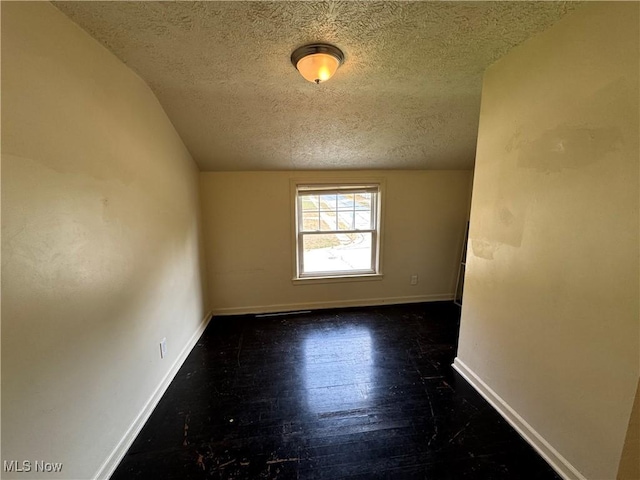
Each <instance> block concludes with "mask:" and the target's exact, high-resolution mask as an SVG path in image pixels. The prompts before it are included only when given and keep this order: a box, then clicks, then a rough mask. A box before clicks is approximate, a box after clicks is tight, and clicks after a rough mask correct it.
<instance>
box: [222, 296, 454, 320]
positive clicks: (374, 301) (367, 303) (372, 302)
mask: <svg viewBox="0 0 640 480" xmlns="http://www.w3.org/2000/svg"><path fill="white" fill-rule="evenodd" d="M447 300H453V293H442V294H432V295H412V296H405V297H385V298H363V299H358V300H337V301H335V300H333V301H329V302H306V303H283V304H276V305H254V306H250V307H226V308H215V309H213V314H214V315H246V314H251V313H274V312H294V311H298V310H322V309H327V308H342V307H372V306H377V305H397V304H402V303H422V302H438V301H447Z"/></svg>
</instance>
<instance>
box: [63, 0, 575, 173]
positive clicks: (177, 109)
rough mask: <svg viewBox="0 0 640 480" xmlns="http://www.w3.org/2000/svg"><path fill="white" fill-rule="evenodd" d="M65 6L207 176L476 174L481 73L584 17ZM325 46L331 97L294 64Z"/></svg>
mask: <svg viewBox="0 0 640 480" xmlns="http://www.w3.org/2000/svg"><path fill="white" fill-rule="evenodd" d="M54 4H55V5H56V7H57V8H59V9H60V10H61V11H62V12H64V13H65V14H66V15H68V16H69V17H70V18H71V19H72V20H73V21H75V22H76V23H77V24H79V25H80V26H81V27H82V28H83V29H85V30H86V31H87V32H88V33H89V34H90V35H92V36H93V37H95V38H96V39H97V40H98V41H100V42H101V43H102V44H104V45H105V46H106V47H107V48H108V49H109V50H111V51H112V52H113V53H114V54H115V55H116V56H117V57H119V58H120V59H121V60H122V61H123V62H124V63H125V64H127V65H128V66H129V67H130V68H132V69H133V70H134V71H136V72H137V73H138V74H139V75H140V76H141V77H142V78H143V79H144V80H145V81H146V82H147V83H148V85H149V86H150V87H151V88H152V90H153V91H154V93H155V94H156V96H157V97H158V99H159V100H160V103H161V104H162V106H163V107H164V109H165V111H166V112H167V114H168V116H169V118H170V119H171V121H172V122H173V124H174V125H175V127H176V129H177V131H178V133H179V134H180V136H181V137H182V139H183V141H184V143H185V144H186V146H187V148H188V149H189V151H190V152H191V154H192V155H193V158H194V159H195V161H196V162H197V163H198V165H199V166H200V168H201V170H205V171H209V170H284V169H377V168H396V169H467V168H472V166H473V163H474V157H475V145H476V135H477V130H478V117H479V111H480V94H481V88H482V74H483V71H484V70H485V68H486V67H487V66H488V65H490V64H491V63H493V62H494V61H495V60H496V59H498V58H499V57H500V56H502V55H504V54H505V53H506V52H507V51H508V50H510V49H511V48H513V47H514V46H516V45H518V44H519V43H521V42H523V41H524V40H526V39H527V38H529V37H531V36H532V35H535V34H536V33H538V32H541V31H542V30H545V29H546V28H548V27H549V26H550V25H552V24H553V23H555V22H556V21H557V20H558V19H559V18H561V17H562V15H564V14H565V13H567V12H568V11H569V10H571V9H573V8H575V7H576V4H573V3H566V2H501V1H497V2H351V1H348V2H317V1H301V2H247V1H235V2H234V1H232V2H206V1H205V2H149V1H142V2H128V1H124V2H87V1H78V2H73V1H71V2H55V3H54ZM314 42H325V43H332V44H334V45H336V46H338V47H339V48H341V49H342V50H343V51H344V53H345V57H346V60H345V63H344V65H343V66H342V67H341V68H340V69H339V70H338V72H337V73H336V75H335V76H334V77H333V78H332V79H331V80H329V81H328V82H326V83H322V84H320V85H315V84H312V83H309V82H307V81H305V80H304V79H303V78H302V77H301V76H300V75H299V74H298V72H297V71H296V69H295V68H294V67H293V65H292V64H291V62H290V58H289V57H290V55H291V52H292V51H293V50H294V49H295V48H296V47H298V46H300V45H303V44H306V43H314ZM533 74H535V72H533Z"/></svg>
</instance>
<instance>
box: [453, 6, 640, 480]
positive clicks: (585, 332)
mask: <svg viewBox="0 0 640 480" xmlns="http://www.w3.org/2000/svg"><path fill="white" fill-rule="evenodd" d="M639 8H640V4H638V3H637V2H633V3H631V2H629V3H624V2H619V3H618V2H604V3H593V4H588V5H585V6H583V7H581V8H580V9H578V10H576V11H575V12H574V13H572V14H570V15H568V16H566V17H565V18H564V19H562V20H561V21H560V22H558V23H557V24H556V25H554V26H553V27H552V28H550V29H549V30H547V31H545V32H543V33H542V34H540V35H538V36H536V37H534V38H533V39H531V40H529V41H527V42H525V43H524V44H523V45H521V46H519V47H517V48H516V49H514V50H513V51H511V52H510V53H509V54H507V55H506V56H505V57H503V58H502V59H500V60H499V61H498V62H496V63H495V64H494V65H492V66H491V67H490V68H489V69H488V70H487V72H486V74H485V79H484V87H483V93H482V107H481V115H480V129H479V138H478V149H477V159H476V171H475V179H474V190H473V200H472V207H471V227H470V248H469V250H468V270H467V278H466V289H465V295H464V305H463V310H462V324H461V332H460V345H459V352H458V361H459V362H462V364H463V365H465V366H466V367H467V368H468V369H469V370H470V371H471V372H473V373H475V375H477V377H478V378H479V379H480V380H481V381H483V382H484V383H485V384H486V385H487V386H488V388H489V389H491V390H492V391H493V392H495V394H497V395H498V396H499V397H500V398H501V399H502V400H504V401H505V402H506V403H507V404H508V405H509V406H510V407H511V408H512V409H513V410H514V411H515V412H516V413H517V414H519V415H520V417H522V419H523V420H524V421H526V422H528V424H529V425H530V426H531V427H532V428H533V429H534V430H535V431H537V432H538V433H539V434H540V435H541V436H542V437H543V438H544V439H545V440H546V441H547V442H549V444H550V445H551V447H552V448H553V449H555V450H556V452H557V453H558V454H559V455H561V456H563V457H564V458H565V459H566V461H567V462H568V463H569V464H570V465H572V466H573V467H575V469H577V471H578V472H579V474H581V475H583V476H584V477H586V478H590V479H613V478H615V477H616V474H617V469H618V463H619V460H620V456H621V452H622V447H623V443H624V440H625V434H626V431H627V425H628V422H629V417H630V413H631V408H632V404H633V400H634V394H635V390H636V385H637V381H638V373H639V372H638V370H639V365H638V360H639V358H640V351H639V346H638V344H639V321H638V319H639V308H638V300H639V296H638V291H639V284H638V265H639V250H638V245H639V235H638V216H639V209H638V194H639V189H638V166H639V148H638V140H639V139H638V132H639V108H638V102H639V99H638V91H639V86H638V73H639V66H638V59H639V58H640V52H639V26H640V23H639V18H638V17H639V16H638V11H639Z"/></svg>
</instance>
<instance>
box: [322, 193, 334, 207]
mask: <svg viewBox="0 0 640 480" xmlns="http://www.w3.org/2000/svg"><path fill="white" fill-rule="evenodd" d="M320 210H331V211H335V210H336V195H320Z"/></svg>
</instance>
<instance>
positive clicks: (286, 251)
mask: <svg viewBox="0 0 640 480" xmlns="http://www.w3.org/2000/svg"><path fill="white" fill-rule="evenodd" d="M362 176H365V177H372V176H373V177H377V178H382V179H384V181H385V192H384V193H385V194H384V200H383V202H384V211H383V217H384V218H383V222H384V223H383V247H382V248H383V265H382V270H383V273H384V278H383V280H381V281H367V282H348V283H323V284H313V285H309V284H305V285H299V284H297V285H294V284H293V283H292V281H291V280H292V278H293V273H294V269H293V258H294V257H293V254H292V252H293V246H292V244H293V239H292V221H293V213H292V208H293V205H292V203H293V202H292V197H291V192H290V179H292V178H293V179H306V180H317V179H319V178H322V179H326V178H336V179H340V178H358V177H362ZM200 178H201V183H200V185H201V196H202V212H203V219H204V225H205V242H206V245H207V259H208V269H207V271H208V274H209V281H208V284H209V294H210V299H211V304H212V308H213V309H214V311H216V312H219V313H245V312H266V311H281V310H287V309H300V308H323V307H332V306H338V305H366V304H376V303H394V302H395V303H401V302H412V301H425V300H437V299H440V300H441V299H450V298H452V292H453V289H454V283H455V276H456V273H457V263H458V261H459V255H460V248H461V243H462V236H463V234H464V228H465V223H466V219H467V212H468V204H469V203H468V202H469V190H470V178H471V172H468V171H404V172H401V171H380V172H375V171H367V172H238V173H228V172H222V173H212V172H207V173H201V174H200ZM412 274H417V275H418V276H419V283H418V285H415V286H412V285H410V276H411V275H412Z"/></svg>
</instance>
